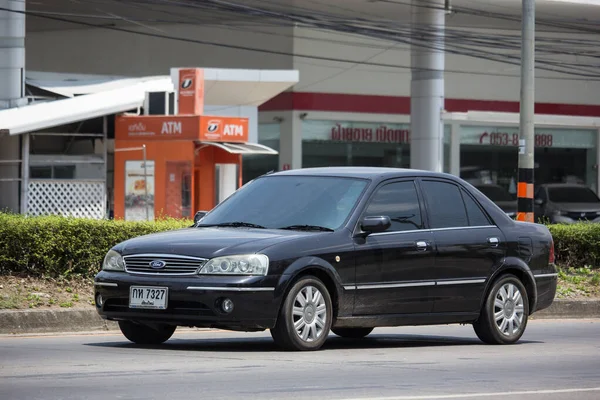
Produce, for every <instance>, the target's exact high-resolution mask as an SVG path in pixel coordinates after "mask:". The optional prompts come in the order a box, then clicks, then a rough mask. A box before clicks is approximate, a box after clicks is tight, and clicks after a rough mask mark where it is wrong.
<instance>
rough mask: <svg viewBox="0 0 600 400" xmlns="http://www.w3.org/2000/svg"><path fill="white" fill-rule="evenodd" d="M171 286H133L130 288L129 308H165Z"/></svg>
mask: <svg viewBox="0 0 600 400" xmlns="http://www.w3.org/2000/svg"><path fill="white" fill-rule="evenodd" d="M168 297H169V288H166V287H156V286H131V287H130V288H129V308H150V309H154V310H165V309H166V308H167V299H168Z"/></svg>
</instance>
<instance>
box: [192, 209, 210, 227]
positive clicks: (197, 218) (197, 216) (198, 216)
mask: <svg viewBox="0 0 600 400" xmlns="http://www.w3.org/2000/svg"><path fill="white" fill-rule="evenodd" d="M207 213H208V212H207V211H197V212H196V214H195V215H194V225H196V224H197V223H198V221H200V220H201V219H202V218H204V216H205V215H206V214H207Z"/></svg>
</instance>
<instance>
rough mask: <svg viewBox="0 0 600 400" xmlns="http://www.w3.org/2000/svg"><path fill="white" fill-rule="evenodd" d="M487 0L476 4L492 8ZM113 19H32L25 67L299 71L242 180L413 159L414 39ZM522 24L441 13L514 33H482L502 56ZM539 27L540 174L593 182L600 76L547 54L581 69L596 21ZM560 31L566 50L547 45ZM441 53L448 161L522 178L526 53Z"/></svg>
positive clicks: (231, 23)
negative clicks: (112, 24) (89, 22)
mask: <svg viewBox="0 0 600 400" xmlns="http://www.w3.org/2000/svg"><path fill="white" fill-rule="evenodd" d="M463 3H465V4H468V3H469V2H464V1H463ZM492 3H493V2H492ZM492 3H487V2H485V4H483V5H482V6H481V7H484V8H485V7H491V8H490V9H493V10H494V5H493V4H492ZM503 3H506V4H503V6H502V7H503V9H504V10H512V12H515V13H516V14H517V15H518V10H519V7H520V1H518V2H517V1H506V2H503ZM331 4H337V6H339V7H341V6H345V8H346V9H354V10H355V11H354V16H356V17H358V16H360V15H362V14H361V13H367V12H369V13H370V15H372V16H373V17H372V18H375V17H376V16H379V17H380V18H384V17H385V18H390V16H391V15H392V14H391V12H394V13H395V14H393V15H394V17H397V19H398V21H399V23H403V22H407V21H410V7H408V6H404V7H403V6H399V5H395V6H393V5H390V4H387V5H385V4H379V3H377V2H375V3H373V2H367V1H358V0H352V1H345V2H341V3H340V2H339V1H338V2H333V3H331ZM471 4H472V2H471ZM490 4H492V5H490ZM536 5H537V7H538V17H539V18H545V17H548V18H549V16H552V15H558V14H560V15H562V16H564V17H565V18H577V17H583V16H586V17H587V18H588V19H592V20H593V19H594V17H597V19H598V20H600V11H599V10H597V8H598V9H600V7H592V6H573V5H568V4H560V3H558V2H548V1H546V2H544V1H538V2H537V4H536ZM33 7H34V6H33V5H31V6H30V8H33ZM332 7H333V6H332ZM389 7H396V8H393V9H391V8H389ZM399 7H400V8H399ZM498 7H499V6H498ZM179 12H181V11H179ZM350 15H352V13H350ZM406 15H408V17H407V16H406ZM407 18H408V19H407ZM149 25H152V26H149ZM117 27H119V29H120V28H125V29H126V30H127V31H126V32H124V31H119V30H111V29H106V28H92V27H89V26H83V25H78V24H66V23H59V22H55V21H42V20H39V19H33V18H32V19H31V21H30V19H29V18H28V21H27V35H26V38H25V46H26V60H27V61H26V70H31V71H44V72H58V73H67V74H68V73H72V74H101V75H116V76H127V77H144V76H151V75H160V74H163V73H164V71H166V70H169V68H171V67H173V66H197V67H206V68H244V69H270V70H273V69H280V70H297V71H299V83H298V84H296V85H294V86H293V87H292V88H291V89H290V90H288V91H286V92H285V93H282V94H280V95H278V96H277V97H276V98H274V99H271V100H269V101H266V102H265V103H263V104H262V105H261V106H260V107H259V108H258V110H259V113H258V119H259V129H258V133H257V136H258V137H257V140H258V142H259V143H261V144H265V145H267V146H269V147H271V148H274V149H276V150H278V151H279V157H263V156H250V157H248V158H247V159H245V161H244V164H245V165H244V179H245V180H246V181H247V180H249V179H252V178H254V177H256V176H258V175H260V174H262V173H265V172H268V171H270V170H277V169H289V168H301V167H315V166H330V165H369V166H392V167H409V166H410V165H411V163H410V156H411V155H410V141H411V132H410V103H411V102H410V96H411V68H410V67H411V49H410V45H408V44H405V43H400V42H398V41H386V40H381V39H374V38H367V37H364V36H360V35H357V34H349V33H341V32H331V31H327V30H323V29H317V28H310V27H303V26H299V25H295V26H273V25H272V24H268V25H261V24H260V23H255V22H245V21H244V20H243V18H242V17H239V18H234V17H232V18H231V19H230V20H224V21H219V23H218V24H210V23H206V22H203V23H185V24H183V23H152V24H150V23H145V24H141V23H139V24H128V25H117ZM519 28H520V27H519V23H518V21H505V20H502V19H500V18H498V19H494V18H483V17H478V16H473V15H471V16H469V15H462V14H460V13H458V14H456V15H453V14H452V13H449V14H448V15H447V16H446V29H447V30H450V31H451V32H458V31H461V32H468V33H469V34H470V35H472V36H473V37H477V36H478V35H480V36H481V37H495V36H496V37H498V40H505V41H506V40H508V41H509V42H511V43H513V48H512V50H511V49H507V48H499V49H497V50H493V49H492V50H490V49H489V48H488V49H484V48H483V45H482V48H481V49H480V50H486V51H487V52H488V53H489V52H490V51H492V52H493V53H494V54H495V55H496V56H498V55H500V56H502V55H506V59H507V60H508V59H510V56H511V55H512V56H514V54H517V55H518V41H519V37H520V31H519ZM135 32H137V33H135ZM536 35H537V40H538V43H540V44H539V45H538V53H537V57H538V59H539V60H542V61H544V63H542V64H541V65H540V67H538V69H537V70H536V81H535V89H536V94H535V101H536V153H535V156H536V169H535V177H536V182H538V183H543V182H560V181H567V180H569V181H578V182H583V183H585V184H586V185H588V186H589V187H591V188H592V189H594V190H596V191H597V190H598V187H599V186H600V185H599V180H600V176H599V174H598V164H599V163H600V154H599V149H600V147H599V143H600V80H599V79H598V78H594V77H590V76H583V75H585V74H579V75H576V74H565V73H557V72H552V71H548V70H546V69H545V68H544V67H547V66H549V65H551V64H550V63H554V64H552V65H570V66H573V71H574V72H576V71H578V70H579V69H578V68H577V65H578V63H581V64H582V65H585V64H588V63H589V59H588V58H587V57H584V56H583V55H582V54H584V50H585V48H586V46H588V47H587V48H594V46H597V45H598V44H600V34H597V33H583V32H576V31H573V30H563V29H558V28H556V27H552V26H549V24H543V23H542V24H540V25H539V26H538V28H537V32H536ZM157 36H160V37H157ZM165 36H168V37H169V38H165ZM452 40H457V39H453V38H452V37H451V35H447V37H446V41H447V43H449V41H452ZM515 41H516V42H515ZM199 42H202V43H204V44H202V43H199ZM207 42H210V43H211V44H206V43H207ZM553 42H555V43H557V45H556V46H558V47H555V48H554V49H558V50H560V51H550V50H549V49H550V48H549V46H550V44H552V43H553ZM515 43H516V44H515ZM569 43H570V44H569ZM230 46H231V47H230ZM514 46H517V47H516V50H515V48H514ZM248 49H252V50H248ZM569 49H571V50H572V51H568V50H569ZM473 51H474V50H473ZM515 52H516V53H515ZM444 64H445V72H444V97H445V103H444V104H445V106H444V110H443V111H442V113H441V114H442V115H441V118H442V119H443V132H440V135H441V136H443V144H442V146H443V151H442V152H441V153H442V154H443V159H442V160H441V163H442V165H443V170H444V171H446V172H450V173H453V174H457V175H458V174H461V175H463V176H466V177H469V176H477V177H484V178H483V179H486V180H490V181H492V182H494V183H497V184H500V185H502V186H504V187H505V188H507V189H508V190H513V189H514V188H513V186H514V182H515V179H516V174H517V144H518V112H519V91H520V78H519V65H518V64H514V63H513V64H511V63H505V62H498V61H491V60H487V59H484V58H481V57H478V56H469V55H460V54H453V53H452V52H446V55H445V60H444ZM598 74H599V75H600V71H598ZM248 90H249V91H251V90H252V89H248ZM254 100H256V101H260V100H261V99H254ZM109 137H110V133H109ZM11 143H12V142H11ZM7 146H8V142H7ZM0 148H1V149H3V150H5V149H8V147H4V145H3V146H0ZM6 151H8V150H6Z"/></svg>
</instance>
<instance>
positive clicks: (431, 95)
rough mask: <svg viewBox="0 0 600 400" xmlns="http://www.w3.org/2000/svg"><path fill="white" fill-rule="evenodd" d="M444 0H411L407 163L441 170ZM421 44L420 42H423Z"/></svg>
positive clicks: (424, 168)
mask: <svg viewBox="0 0 600 400" xmlns="http://www.w3.org/2000/svg"><path fill="white" fill-rule="evenodd" d="M444 6H445V1H444V0H427V1H424V0H412V8H411V13H412V18H411V22H412V30H413V40H415V41H416V42H417V43H413V44H412V46H411V85H410V96H411V99H410V129H411V139H410V166H411V168H415V169H423V170H428V171H436V172H442V171H443V168H444V166H443V155H444V121H443V119H442V114H443V111H444V29H445V10H444ZM423 45H424V46H423Z"/></svg>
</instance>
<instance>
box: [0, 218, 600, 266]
mask: <svg viewBox="0 0 600 400" xmlns="http://www.w3.org/2000/svg"><path fill="white" fill-rule="evenodd" d="M190 225H192V221H191V220H187V219H182V220H177V219H161V220H156V221H152V222H145V221H144V222H130V221H129V222H128V221H120V220H119V221H115V220H90V219H78V218H65V217H58V216H47V217H25V216H22V215H15V214H3V213H0V274H24V275H28V276H34V277H53V278H58V277H65V278H69V277H72V276H82V277H86V278H90V277H93V276H94V275H95V274H96V273H97V272H98V271H99V270H100V267H101V264H102V260H103V259H104V256H105V255H106V252H107V251H108V250H109V249H110V248H111V247H112V246H114V245H115V244H117V243H119V242H122V241H124V240H127V239H130V238H133V237H136V236H141V235H145V234H149V233H155V232H163V231H168V230H175V229H180V228H185V227H188V226H190ZM548 228H549V229H550V232H551V233H552V236H553V238H554V246H555V251H556V262H557V264H558V265H560V266H561V267H565V268H567V267H582V266H590V267H591V268H594V269H599V267H600V224H592V223H578V224H573V225H549V226H548Z"/></svg>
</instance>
